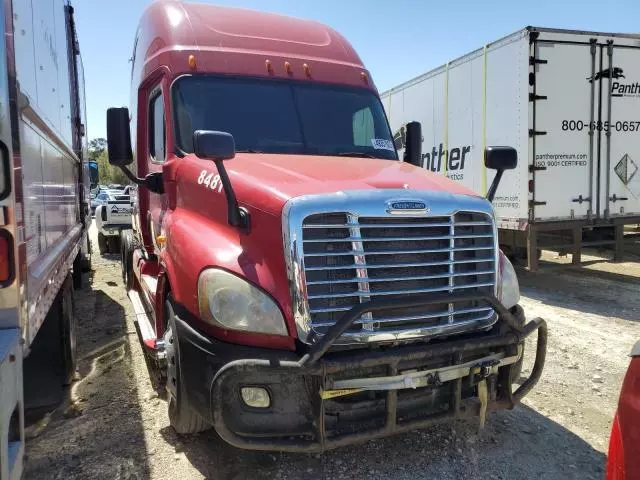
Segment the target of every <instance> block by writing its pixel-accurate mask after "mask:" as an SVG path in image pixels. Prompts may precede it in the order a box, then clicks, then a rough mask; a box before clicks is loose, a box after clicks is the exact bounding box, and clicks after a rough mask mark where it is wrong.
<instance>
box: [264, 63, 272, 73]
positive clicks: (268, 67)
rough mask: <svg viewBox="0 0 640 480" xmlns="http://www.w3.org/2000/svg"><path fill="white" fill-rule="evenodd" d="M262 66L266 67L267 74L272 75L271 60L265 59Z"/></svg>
mask: <svg viewBox="0 0 640 480" xmlns="http://www.w3.org/2000/svg"><path fill="white" fill-rule="evenodd" d="M264 66H265V67H267V73H268V74H269V75H273V65H271V60H265V61H264Z"/></svg>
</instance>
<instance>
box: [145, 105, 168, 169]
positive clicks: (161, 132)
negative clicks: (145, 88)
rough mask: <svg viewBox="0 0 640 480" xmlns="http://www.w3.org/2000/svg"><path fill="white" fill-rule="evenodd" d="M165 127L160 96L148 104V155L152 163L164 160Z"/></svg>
mask: <svg viewBox="0 0 640 480" xmlns="http://www.w3.org/2000/svg"><path fill="white" fill-rule="evenodd" d="M165 142H166V140H165V126H164V105H163V103H162V94H158V95H156V96H154V97H152V98H151V101H150V102H149V155H150V156H151V160H152V161H154V162H158V163H162V162H164V160H165Z"/></svg>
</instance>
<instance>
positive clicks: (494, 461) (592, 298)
mask: <svg viewBox="0 0 640 480" xmlns="http://www.w3.org/2000/svg"><path fill="white" fill-rule="evenodd" d="M94 235H95V232H94ZM94 240H95V239H94ZM94 245H95V241H94ZM96 250H97V249H96ZM543 260H549V262H545V263H544V267H543V270H542V272H541V273H537V274H533V273H528V272H525V271H521V272H519V274H520V281H521V287H522V293H523V298H522V305H523V306H524V308H525V310H526V312H527V315H528V316H529V317H533V316H542V317H543V318H545V319H546V320H547V322H548V324H549V332H550V334H549V335H550V338H549V350H548V355H547V364H546V368H545V372H544V374H543V378H542V380H541V382H540V383H539V384H538V386H537V387H536V388H535V389H534V391H533V392H532V393H531V394H530V395H529V396H528V397H527V399H525V401H524V404H523V405H520V406H518V407H516V408H515V409H514V410H512V411H506V412H500V413H495V414H491V415H490V416H489V419H488V424H487V426H486V428H485V430H484V431H483V432H482V433H480V434H478V433H477V428H476V426H475V425H472V424H465V423H458V424H455V425H448V426H439V427H436V428H431V429H428V430H424V431H417V432H413V433H409V434H405V435H400V436H396V437H391V438H387V439H384V440H377V441H372V442H368V443H365V444H363V445H358V446H352V447H348V448H344V449H341V450H336V451H331V452H328V453H326V454H323V455H294V454H280V453H258V452H245V451H240V450H237V449H234V448H232V447H230V446H228V445H226V444H224V443H223V442H222V441H221V440H219V439H218V438H217V436H216V435H215V433H213V432H207V433H204V434H200V435H195V436H190V437H182V438H179V437H178V436H177V435H176V434H175V433H174V432H173V430H172V429H171V428H170V427H169V421H168V417H167V413H166V402H165V401H164V399H162V398H159V397H158V396H157V394H156V393H155V391H154V389H153V385H152V381H151V376H150V372H149V369H148V366H147V364H146V362H145V357H144V355H143V353H142V349H141V347H140V344H139V341H138V337H137V334H136V330H135V327H134V324H133V312H132V308H131V306H130V304H129V301H128V298H127V297H126V294H125V290H124V288H123V285H122V280H121V277H120V266H119V263H118V261H117V258H116V257H114V256H109V257H104V258H98V256H97V255H94V272H93V284H92V286H91V287H90V288H89V287H87V288H85V289H84V290H83V291H81V292H77V294H76V308H77V316H78V322H79V335H78V337H79V350H80V351H79V358H80V365H79V373H78V379H77V381H76V382H75V383H74V384H73V387H72V389H71V391H70V394H69V398H68V400H67V401H66V402H65V404H63V405H62V406H61V407H59V408H58V409H57V410H55V411H54V412H52V413H51V414H50V415H48V416H46V417H45V418H44V419H43V420H42V421H41V422H40V423H39V424H36V425H33V426H31V427H30V429H29V436H30V439H29V441H28V443H27V463H26V472H25V478H26V479H49V478H51V479H86V478H92V479H103V478H104V479H147V478H148V479H158V480H159V479H175V478H180V479H192V478H194V479H197V478H211V479H225V480H226V479H245V478H251V479H261V478H265V479H269V480H280V479H298V478H306V479H325V478H326V479H342V478H345V479H346V478H356V479H360V478H376V479H387V478H388V479H394V480H400V479H418V478H425V479H426V478H429V479H431V478H438V479H453V478H478V479H483V480H485V479H492V478H494V479H512V478H514V479H515V478H518V479H520V478H522V479H546V478H553V479H556V478H557V479H567V478H575V479H589V478H594V479H596V478H602V477H603V472H604V466H605V460H606V457H605V452H606V448H607V443H608V436H609V430H610V425H611V418H612V415H613V412H614V410H615V406H616V402H617V398H618V392H619V389H620V384H621V381H622V378H623V375H624V372H625V370H626V367H627V364H628V358H627V354H628V352H629V351H630V349H631V346H632V345H633V344H634V343H635V341H637V340H638V339H640V323H639V319H640V296H638V295H637V292H638V288H639V286H640V264H638V263H633V262H628V263H618V264H611V263H604V262H602V261H600V260H598V259H597V258H595V257H593V258H591V257H586V256H584V257H583V260H585V264H586V265H585V266H584V267H583V268H575V267H568V266H564V265H562V263H565V262H566V261H565V260H564V259H558V258H553V257H551V256H548V255H547V254H546V252H545V257H544V258H543ZM532 351H533V344H530V345H528V352H532ZM527 360H530V359H527ZM528 369H530V364H529V365H527V362H525V369H524V371H523V373H524V374H526V373H528Z"/></svg>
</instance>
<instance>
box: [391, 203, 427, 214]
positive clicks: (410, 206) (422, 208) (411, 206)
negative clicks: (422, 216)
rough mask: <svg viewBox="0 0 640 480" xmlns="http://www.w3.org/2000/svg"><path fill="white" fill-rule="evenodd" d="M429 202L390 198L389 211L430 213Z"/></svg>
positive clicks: (397, 212)
mask: <svg viewBox="0 0 640 480" xmlns="http://www.w3.org/2000/svg"><path fill="white" fill-rule="evenodd" d="M429 210H430V209H429V208H428V207H427V204H426V203H424V202H422V201H420V200H389V201H388V202H387V212H389V213H396V214H403V213H404V214H408V213H428V212H429Z"/></svg>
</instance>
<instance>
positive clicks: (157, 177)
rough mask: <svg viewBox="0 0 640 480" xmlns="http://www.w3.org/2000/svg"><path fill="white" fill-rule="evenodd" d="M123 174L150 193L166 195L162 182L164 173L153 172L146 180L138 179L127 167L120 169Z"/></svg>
mask: <svg viewBox="0 0 640 480" xmlns="http://www.w3.org/2000/svg"><path fill="white" fill-rule="evenodd" d="M120 170H122V173H124V174H125V176H126V177H127V178H128V179H129V180H131V181H132V182H133V183H135V184H136V185H140V186H142V187H146V188H147V189H149V191H151V192H153V193H160V194H162V193H164V184H163V181H162V173H161V172H153V173H150V174H148V175H147V176H146V177H144V178H138V177H136V176H135V175H134V174H133V173H131V171H130V170H129V169H128V168H127V167H120Z"/></svg>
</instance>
